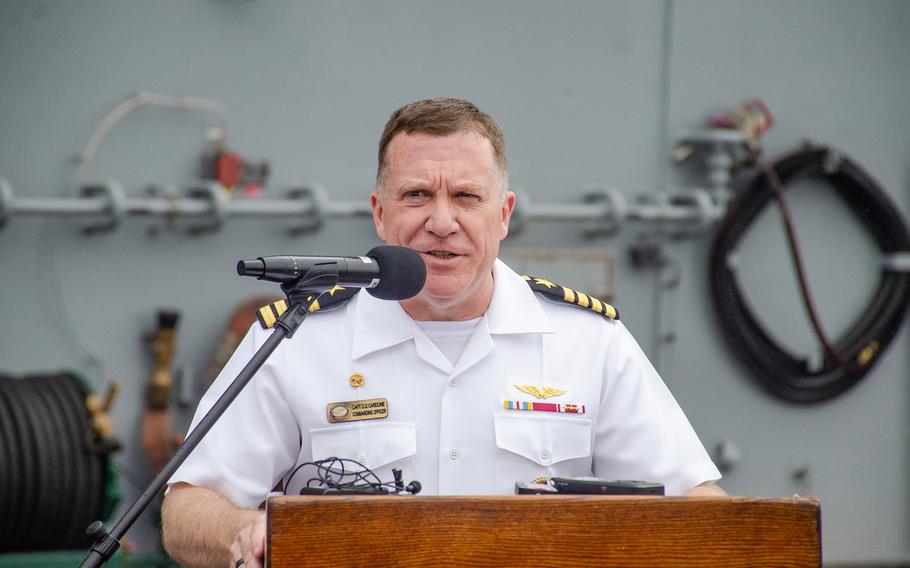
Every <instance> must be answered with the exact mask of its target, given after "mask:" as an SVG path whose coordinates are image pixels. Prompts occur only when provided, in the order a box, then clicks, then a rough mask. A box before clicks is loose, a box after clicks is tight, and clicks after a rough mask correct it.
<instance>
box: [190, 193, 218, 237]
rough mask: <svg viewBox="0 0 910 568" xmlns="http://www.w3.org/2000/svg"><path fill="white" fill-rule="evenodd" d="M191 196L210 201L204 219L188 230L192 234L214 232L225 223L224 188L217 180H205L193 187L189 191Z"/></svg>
mask: <svg viewBox="0 0 910 568" xmlns="http://www.w3.org/2000/svg"><path fill="white" fill-rule="evenodd" d="M187 193H188V194H189V196H190V197H192V198H195V199H204V200H206V201H208V204H209V209H208V211H207V212H206V213H205V214H204V215H203V218H204V220H203V221H201V222H198V223H194V224H192V225H191V226H190V227H189V229H188V231H189V233H190V234H191V235H202V234H206V233H214V232H215V231H217V230H218V229H220V228H221V226H222V225H223V224H224V219H225V217H226V211H225V201H226V199H225V196H224V188H223V187H222V186H221V185H220V184H218V183H216V182H205V183H203V184H202V185H197V186H194V187H191V188H190V189H189V191H188V192H187Z"/></svg>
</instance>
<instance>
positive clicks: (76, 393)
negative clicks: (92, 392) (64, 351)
mask: <svg viewBox="0 0 910 568" xmlns="http://www.w3.org/2000/svg"><path fill="white" fill-rule="evenodd" d="M87 394H88V392H87V390H86V388H85V386H84V385H83V384H82V382H81V381H80V380H79V379H78V378H76V377H75V376H73V375H70V374H66V373H62V374H56V375H46V376H33V377H27V378H25V379H19V378H12V377H8V376H0V460H2V462H0V553H3V552H18V551H34V550H64V549H82V548H86V547H88V546H89V545H90V544H91V538H90V537H88V535H86V534H85V527H87V526H88V525H89V523H91V522H92V521H93V520H95V519H97V518H99V517H100V516H102V513H103V511H102V509H103V506H102V501H103V500H104V495H105V484H106V483H107V482H108V481H110V480H109V479H108V478H107V476H108V475H109V472H108V470H109V468H107V467H106V465H107V460H108V458H107V456H104V455H100V454H95V453H93V452H91V451H90V450H89V449H88V448H87V444H86V440H87V436H88V435H89V432H90V431H91V426H90V423H89V415H88V411H87V410H86V407H85V397H86V395H87Z"/></svg>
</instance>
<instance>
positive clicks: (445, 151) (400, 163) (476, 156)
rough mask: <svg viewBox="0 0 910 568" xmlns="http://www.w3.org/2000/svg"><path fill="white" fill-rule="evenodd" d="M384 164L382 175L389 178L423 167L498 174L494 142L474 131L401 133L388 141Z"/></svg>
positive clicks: (429, 169) (414, 172)
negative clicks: (435, 133) (438, 133)
mask: <svg viewBox="0 0 910 568" xmlns="http://www.w3.org/2000/svg"><path fill="white" fill-rule="evenodd" d="M384 166H385V167H384V168H383V170H384V171H383V177H384V178H385V179H386V180H388V178H389V176H399V175H406V174H416V173H417V172H419V171H421V170H425V171H432V170H444V171H448V172H451V173H459V174H466V175H470V174H473V175H478V174H479V173H481V172H483V173H487V174H492V175H496V174H497V173H499V172H498V168H497V167H496V160H495V158H494V156H493V146H492V144H491V143H490V141H489V140H488V139H487V138H486V137H485V136H483V135H482V134H480V133H478V132H476V131H474V130H462V131H458V132H455V133H453V134H447V135H441V136H440V135H434V134H427V133H423V132H399V133H398V134H396V135H395V136H394V138H392V140H391V142H390V143H389V147H388V150H387V152H386V155H385V163H384Z"/></svg>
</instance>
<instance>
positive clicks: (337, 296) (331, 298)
mask: <svg viewBox="0 0 910 568" xmlns="http://www.w3.org/2000/svg"><path fill="white" fill-rule="evenodd" d="M359 291H360V288H343V287H341V286H334V287H333V288H332V289H331V290H327V291H326V292H325V293H324V294H322V295H321V296H319V298H320V299H321V301H320V299H314V298H315V296H307V298H306V300H305V301H306V302H310V304H309V309H308V310H307V311H309V312H310V313H313V312H318V311H331V310H334V309H336V308H339V307H341V306H343V305H344V304H345V302H347V301H348V300H350V299H351V298H353V297H354V295H356V294H357V292H359ZM287 309H288V303H287V301H286V300H278V301H277V302H272V303H271V304H269V305H267V306H262V307H261V308H259V310H257V311H256V317H257V319H259V323H260V324H261V325H262V327H263V328H264V329H271V328H272V327H274V326H275V322H277V321H278V318H280V317H281V315H282V314H283V313H284V312H286V311H287Z"/></svg>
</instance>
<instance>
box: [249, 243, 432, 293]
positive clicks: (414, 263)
mask: <svg viewBox="0 0 910 568" xmlns="http://www.w3.org/2000/svg"><path fill="white" fill-rule="evenodd" d="M237 274H239V275H240V276H253V277H255V278H258V279H259V280H267V281H269V282H280V283H282V284H287V283H293V284H294V285H302V286H305V287H307V288H311V289H314V290H328V289H330V288H332V287H333V286H336V285H337V286H344V287H348V288H366V289H367V292H369V293H370V295H371V296H373V297H376V298H379V299H380V300H406V299H408V298H411V297H413V296H416V295H417V294H419V293H420V291H421V290H422V289H423V284H424V282H425V281H426V278H427V267H426V265H425V264H424V262H423V259H422V258H420V255H419V254H418V253H417V251H414V250H411V249H409V248H405V247H399V246H385V245H383V246H378V247H373V248H372V249H370V250H369V252H367V254H366V256H260V257H259V258H256V259H253V260H241V261H239V262H237Z"/></svg>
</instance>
